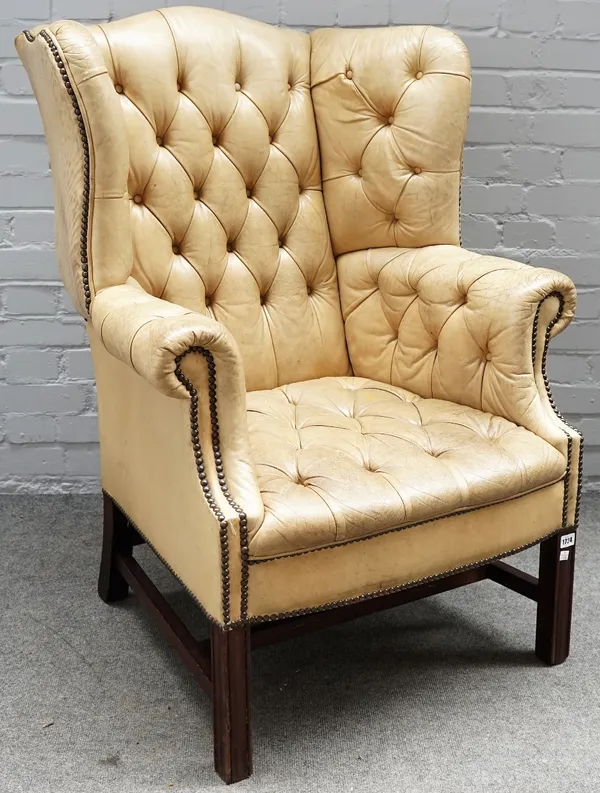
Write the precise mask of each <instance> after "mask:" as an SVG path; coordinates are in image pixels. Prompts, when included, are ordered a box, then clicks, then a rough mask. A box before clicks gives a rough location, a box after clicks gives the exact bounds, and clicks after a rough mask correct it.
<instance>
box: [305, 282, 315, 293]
mask: <svg viewBox="0 0 600 793" xmlns="http://www.w3.org/2000/svg"><path fill="white" fill-rule="evenodd" d="M312 293H313V288H312V286H309V285H308V284H306V294H307V295H312Z"/></svg>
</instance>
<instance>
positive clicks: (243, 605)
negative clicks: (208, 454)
mask: <svg viewBox="0 0 600 793" xmlns="http://www.w3.org/2000/svg"><path fill="white" fill-rule="evenodd" d="M190 353H199V354H200V355H203V356H204V359H205V360H206V366H207V369H208V403H209V412H210V424H211V435H212V452H213V459H214V463H215V468H216V472H217V479H218V480H219V487H220V489H221V492H222V493H223V495H224V496H225V499H226V500H227V503H228V504H229V505H230V506H231V507H232V508H233V509H234V510H235V512H236V513H237V515H238V518H239V526H240V555H241V572H240V587H241V597H240V620H241V621H242V622H245V621H246V620H247V617H248V579H249V566H248V555H249V546H248V518H247V516H246V513H245V512H244V511H243V510H242V508H241V507H240V506H239V505H238V504H237V503H236V501H234V499H233V497H232V495H231V493H230V492H229V488H228V486H227V480H226V478H225V468H224V466H223V460H222V456H221V441H220V436H219V416H218V408H217V378H216V365H215V359H214V357H213V354H212V353H211V352H210V350H207V349H206V348H205V347H200V346H194V347H189V348H188V349H187V350H186V351H185V352H184V353H182V354H181V355H178V356H177V357H176V358H175V376H176V377H177V379H178V380H179V382H180V383H181V384H182V385H183V386H184V388H185V389H186V391H187V392H188V394H189V395H190V428H191V440H192V449H193V452H194V457H195V460H196V470H197V472H198V479H199V480H200V486H201V487H202V491H203V493H204V498H205V499H206V502H207V504H208V506H209V507H210V509H211V511H212V513H213V514H214V516H215V517H216V519H217V520H218V522H219V541H220V546H221V585H222V592H221V598H222V611H223V623H224V624H225V627H226V628H228V627H231V626H232V625H233V623H232V621H231V607H230V605H231V604H230V572H229V538H228V531H229V524H228V522H227V519H226V518H225V515H224V514H223V512H222V511H221V508H220V507H219V505H218V504H217V502H216V501H215V499H214V496H213V494H212V491H211V487H210V484H209V482H208V478H207V476H206V470H205V467H204V456H203V453H202V448H201V445H200V435H199V419H198V392H197V391H196V389H195V388H194V386H193V384H192V382H191V381H190V380H188V378H187V377H186V376H185V375H184V374H183V372H182V371H181V361H182V360H183V359H184V358H185V356H186V355H189V354H190Z"/></svg>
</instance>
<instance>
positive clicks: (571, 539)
mask: <svg viewBox="0 0 600 793" xmlns="http://www.w3.org/2000/svg"><path fill="white" fill-rule="evenodd" d="M572 545H575V534H574V533H573V534H565V535H564V536H563V537H561V538H560V547H561V548H570V547H571V546H572Z"/></svg>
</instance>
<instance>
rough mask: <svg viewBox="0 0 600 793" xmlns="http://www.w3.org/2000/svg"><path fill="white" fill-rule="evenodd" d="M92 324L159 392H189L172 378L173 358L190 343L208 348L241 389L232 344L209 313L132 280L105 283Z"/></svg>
mask: <svg viewBox="0 0 600 793" xmlns="http://www.w3.org/2000/svg"><path fill="white" fill-rule="evenodd" d="M91 317H92V325H93V327H94V330H95V331H96V332H97V333H98V334H99V335H100V338H101V339H102V341H103V343H104V346H105V347H106V349H107V350H108V351H109V352H110V353H112V355H114V356H115V357H116V358H118V359H119V360H121V361H123V362H124V363H126V364H128V365H129V366H131V367H132V368H133V369H134V370H135V371H136V372H137V373H138V374H139V375H141V376H142V377H145V378H146V380H148V381H149V382H150V383H152V385H153V386H154V387H155V388H157V389H158V390H159V391H160V392H161V393H163V394H166V395H167V396H173V397H179V398H180V399H186V398H188V396H189V394H188V392H187V390H186V388H185V386H184V385H183V384H182V383H181V382H180V380H179V379H178V378H177V376H176V373H175V370H176V362H175V359H176V358H178V357H181V356H183V355H185V354H186V353H187V352H188V350H190V348H192V347H203V348H205V349H207V350H209V351H210V352H211V353H212V355H213V356H214V357H215V359H218V360H219V361H220V362H221V363H222V365H223V366H224V367H226V368H227V370H228V371H229V372H230V377H229V380H230V381H231V382H230V386H233V387H234V390H235V392H239V393H241V394H245V385H244V373H243V368H242V362H241V359H240V355H239V352H238V349H237V345H236V343H235V341H234V339H233V337H232V336H231V334H230V333H229V331H228V330H227V329H226V328H225V327H224V326H223V325H221V323H220V322H216V321H215V320H214V319H212V318H211V317H207V316H205V315H204V314H199V313H198V312H196V311H189V310H188V309H185V308H183V307H182V306H178V305H176V304H175V303H169V302H167V301H166V300H160V299H159V298H157V297H153V296H152V295H149V294H148V293H147V292H145V291H144V290H143V289H142V288H141V287H139V286H137V285H134V284H123V285H120V286H112V287H109V288H108V289H104V290H103V291H102V292H100V293H99V294H98V295H97V296H96V297H95V299H94V302H93V305H92V310H91Z"/></svg>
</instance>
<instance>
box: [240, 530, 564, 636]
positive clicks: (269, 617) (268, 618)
mask: <svg viewBox="0 0 600 793" xmlns="http://www.w3.org/2000/svg"><path fill="white" fill-rule="evenodd" d="M563 531H565V527H563V526H561V527H560V528H558V529H554V531H551V532H549V533H548V534H544V536H543V537H540V538H539V539H538V540H534V541H533V542H528V543H526V544H525V545H519V546H518V547H516V548H511V550H510V551H504V552H503V553H499V554H496V555H495V556H488V557H486V558H485V559H481V561H479V562H473V563H472V564H463V565H460V566H459V567H453V568H452V569H451V570H446V571H445V572H443V573H438V574H437V575H430V576H425V578H419V579H418V580H416V581H410V582H408V583H407V584H400V585H399V586H392V587H386V588H385V589H378V590H376V591H375V592H367V593H366V594H364V595H358V596H357V597H353V598H347V599H346V600H333V601H331V602H330V603H323V605H321V606H312V607H310V608H304V609H293V610H292V611H285V612H281V613H279V614H265V615H263V616H260V617H250V618H249V619H248V620H247V621H246V624H250V625H258V624H260V623H261V622H273V621H274V620H280V619H285V618H288V617H304V616H306V615H307V614H316V613H317V612H319V611H329V609H333V608H338V607H339V606H349V605H351V604H352V603H360V602H362V601H363V600H373V598H377V597H383V596H385V595H392V594H394V592H401V591H402V590H403V589H412V588H413V587H416V586H419V585H420V584H426V583H428V582H429V581H437V580H438V579H440V578H446V576H449V575H453V574H454V573H461V572H464V571H466V570H473V569H474V568H476V567H482V566H483V565H484V564H489V563H490V562H494V561H496V560H497V559H504V558H506V557H507V556H512V555H513V554H515V553H520V552H521V551H525V550H527V548H533V547H534V546H535V545H538V544H539V543H540V542H544V540H548V539H550V537H553V536H554V535H555V534H560V533H561V532H563Z"/></svg>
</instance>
